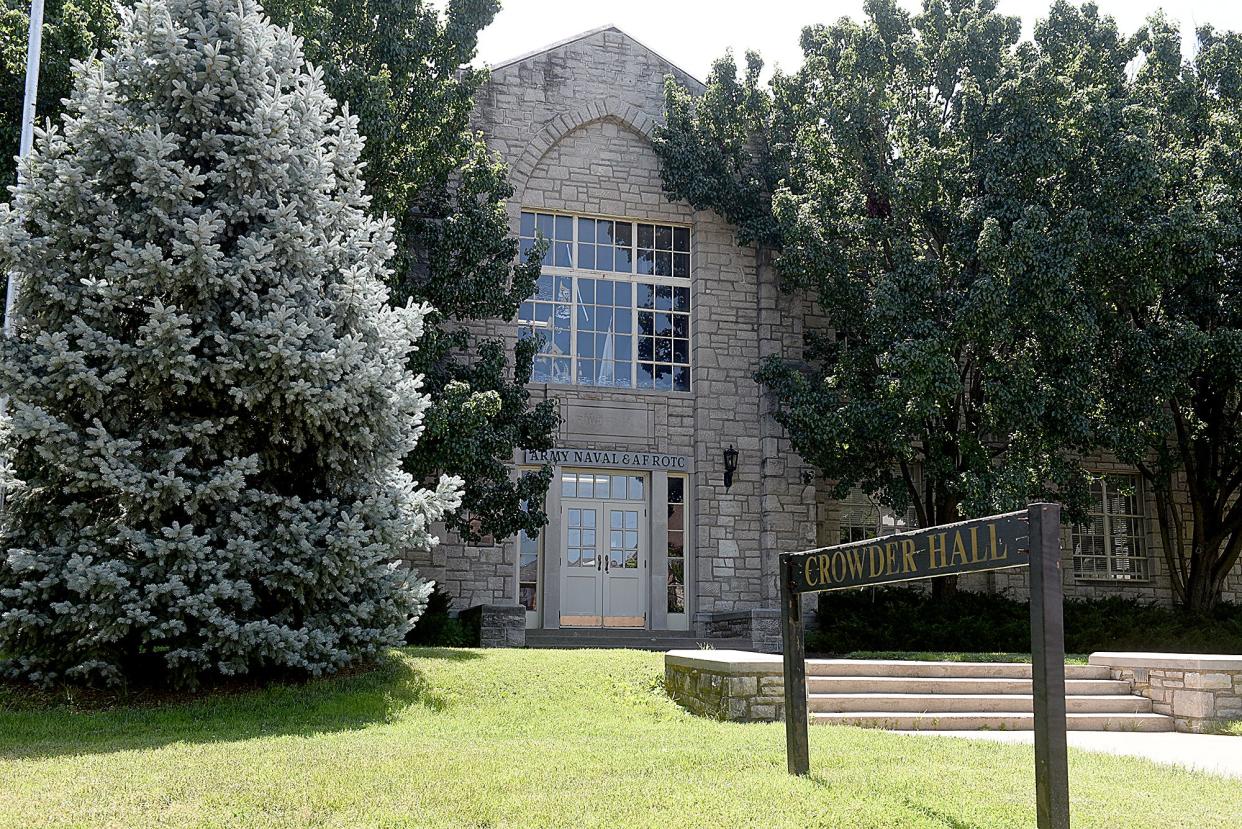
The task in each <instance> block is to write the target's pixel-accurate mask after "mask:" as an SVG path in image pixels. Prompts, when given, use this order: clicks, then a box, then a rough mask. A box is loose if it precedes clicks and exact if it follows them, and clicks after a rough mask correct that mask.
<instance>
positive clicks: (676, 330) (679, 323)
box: [673, 314, 690, 338]
mask: <svg viewBox="0 0 1242 829" xmlns="http://www.w3.org/2000/svg"><path fill="white" fill-rule="evenodd" d="M673 336H674V337H683V338H685V337H689V336H690V318H689V317H687V316H685V315H683V314H674V315H673Z"/></svg>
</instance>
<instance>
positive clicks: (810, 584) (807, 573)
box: [802, 556, 815, 587]
mask: <svg viewBox="0 0 1242 829" xmlns="http://www.w3.org/2000/svg"><path fill="white" fill-rule="evenodd" d="M814 563H815V559H814V558H812V557H811V556H807V559H806V567H804V568H803V573H802V575H803V578H804V579H805V580H806V586H807V587H814V586H815V579H813V578H811V565H812V564H814Z"/></svg>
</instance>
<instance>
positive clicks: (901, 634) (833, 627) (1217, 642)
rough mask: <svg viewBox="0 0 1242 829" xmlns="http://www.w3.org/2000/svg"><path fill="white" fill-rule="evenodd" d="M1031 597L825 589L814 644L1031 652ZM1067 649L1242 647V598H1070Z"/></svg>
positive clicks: (829, 648) (844, 648) (824, 649)
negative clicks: (1207, 609) (1188, 604)
mask: <svg viewBox="0 0 1242 829" xmlns="http://www.w3.org/2000/svg"><path fill="white" fill-rule="evenodd" d="M1030 648H1031V627H1030V604H1029V603H1028V602H1022V601H1016V600H1014V599H1011V598H1008V597H1005V596H1001V595H994V594H987V593H972V592H966V591H961V592H958V593H955V594H953V595H950V596H946V597H944V598H940V599H935V600H933V599H932V597H931V596H930V595H929V594H927V593H923V592H919V591H917V590H910V589H907V588H875V589H871V590H858V591H843V592H840V593H824V594H821V596H820V599H819V607H818V610H817V613H816V628H815V629H814V630H812V631H810V632H808V635H807V649H808V650H810V651H813V652H818V653H836V654H842V653H849V652H852V651H970V652H984V651H988V652H1006V651H1008V652H1019V653H1021V652H1029V651H1030ZM1065 650H1066V652H1067V653H1090V652H1092V651H1109V650H1143V651H1171V652H1187V653H1242V606H1238V605H1228V604H1223V605H1221V606H1219V607H1218V608H1217V609H1216V610H1215V611H1214V612H1212V613H1211V614H1209V615H1206V616H1201V617H1192V616H1189V615H1187V614H1186V612H1185V611H1183V610H1181V609H1177V608H1169V607H1162V606H1158V605H1154V604H1146V603H1143V602H1140V601H1137V600H1134V599H1125V598H1119V597H1110V598H1104V599H1067V600H1066V602H1065Z"/></svg>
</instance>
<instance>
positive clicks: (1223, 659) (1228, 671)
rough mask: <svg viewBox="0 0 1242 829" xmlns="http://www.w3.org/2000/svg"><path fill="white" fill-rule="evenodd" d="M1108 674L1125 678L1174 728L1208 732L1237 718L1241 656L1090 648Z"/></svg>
mask: <svg viewBox="0 0 1242 829" xmlns="http://www.w3.org/2000/svg"><path fill="white" fill-rule="evenodd" d="M1089 661H1090V663H1091V664H1092V665H1106V666H1107V667H1108V668H1109V669H1110V670H1111V671H1112V674H1113V679H1121V680H1128V681H1129V682H1131V683H1133V685H1134V693H1136V694H1141V695H1142V696H1145V697H1148V698H1149V699H1150V700H1151V701H1152V710H1153V711H1155V713H1157V714H1166V715H1168V716H1171V717H1173V719H1174V721H1175V723H1176V726H1177V730H1178V731H1190V732H1194V733H1196V734H1199V733H1203V732H1210V731H1212V730H1213V729H1214V728H1215V727H1216V725H1217V724H1219V723H1221V722H1224V721H1227V720H1242V656H1230V655H1214V654H1182V653H1093V654H1091V658H1090V660H1089Z"/></svg>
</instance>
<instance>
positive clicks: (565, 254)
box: [555, 241, 574, 268]
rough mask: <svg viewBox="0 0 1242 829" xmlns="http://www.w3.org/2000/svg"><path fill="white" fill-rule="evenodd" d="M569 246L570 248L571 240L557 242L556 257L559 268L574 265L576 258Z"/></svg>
mask: <svg viewBox="0 0 1242 829" xmlns="http://www.w3.org/2000/svg"><path fill="white" fill-rule="evenodd" d="M569 248H570V243H569V242H559V241H558V242H557V243H556V259H555V265H556V267H558V268H570V267H573V262H574V260H573V256H572V255H571V251H570V249H569Z"/></svg>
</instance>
